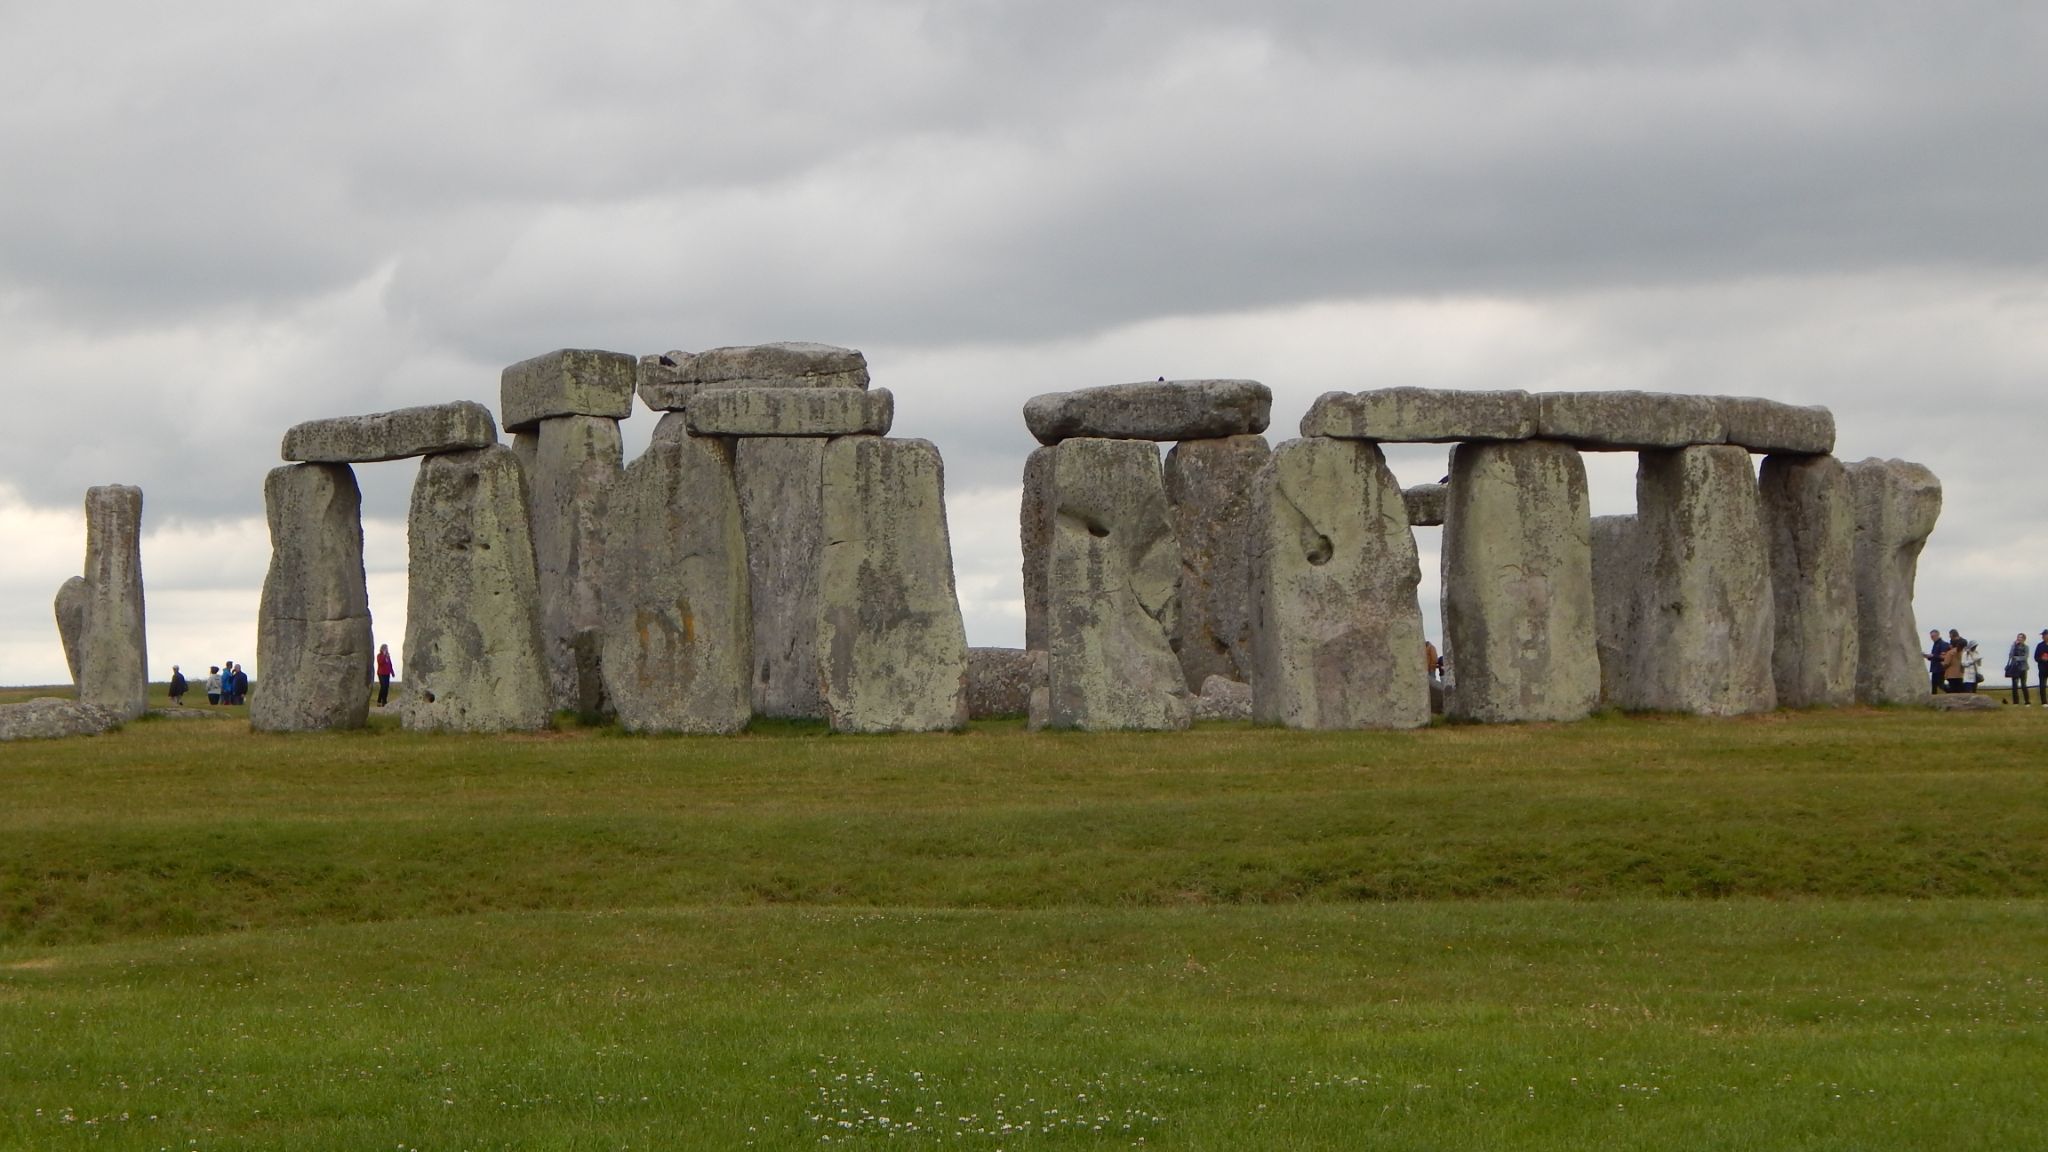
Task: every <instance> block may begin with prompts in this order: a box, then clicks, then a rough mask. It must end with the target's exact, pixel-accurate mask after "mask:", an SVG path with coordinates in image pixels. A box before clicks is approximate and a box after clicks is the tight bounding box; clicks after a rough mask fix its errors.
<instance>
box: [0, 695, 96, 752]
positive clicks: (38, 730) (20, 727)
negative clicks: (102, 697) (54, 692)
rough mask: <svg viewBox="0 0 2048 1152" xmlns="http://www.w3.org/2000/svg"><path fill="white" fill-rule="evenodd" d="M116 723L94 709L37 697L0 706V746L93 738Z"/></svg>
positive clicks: (54, 698)
mask: <svg viewBox="0 0 2048 1152" xmlns="http://www.w3.org/2000/svg"><path fill="white" fill-rule="evenodd" d="M120 723H121V717H119V716H116V715H115V714H114V713H113V712H112V711H110V710H108V709H105V708H101V707H99V706H97V705H93V704H80V703H79V702H77V701H75V700H59V699H58V698H56V697H55V696H38V697H36V698H35V699H33V700H23V701H21V702H19V703H15V704H0V743H5V742H7V741H10V740H62V739H65V738H66V737H70V736H97V735H99V734H100V733H102V732H105V731H108V730H109V729H112V728H113V727H114V726H116V725H118V724H120Z"/></svg>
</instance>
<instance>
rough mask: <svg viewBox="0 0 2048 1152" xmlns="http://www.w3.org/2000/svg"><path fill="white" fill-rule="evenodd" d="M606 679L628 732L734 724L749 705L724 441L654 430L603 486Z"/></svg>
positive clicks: (731, 727) (738, 536) (738, 546)
mask: <svg viewBox="0 0 2048 1152" xmlns="http://www.w3.org/2000/svg"><path fill="white" fill-rule="evenodd" d="M603 612H604V657H603V662H604V684H605V694H606V695H607V696H608V697H609V698H610V700H611V705H612V709H613V711H614V712H616V713H617V715H618V718H619V723H620V725H621V726H622V727H624V728H625V729H626V730H627V731H630V732H703V733H714V732H738V731H740V730H741V729H743V728H745V727H746V726H747V721H748V719H749V718H750V717H751V713H752V709H751V708H750V706H749V692H748V686H747V669H748V666H749V663H750V646H749V642H748V627H747V626H748V619H749V613H748V601H747V557H746V537H745V534H744V531H743V529H742V527H741V522H740V500H739V493H738V491H737V490H736V488H735V485H734V481H733V461H732V449H731V447H730V446H729V445H727V444H726V443H725V442H723V441H720V440H717V439H712V438H709V437H698V436H682V435H678V436H671V437H667V438H657V439H656V440H655V441H654V442H653V443H652V444H650V445H649V446H648V448H647V451H646V452H645V453H643V454H642V455H641V456H640V458H639V459H637V460H635V461H633V463H632V464H630V465H628V466H627V467H626V472H625V475H624V476H623V477H621V478H620V480H619V483H618V485H617V486H616V487H615V488H613V489H612V499H611V514H610V523H609V524H608V525H607V528H606V532H605V554H604V581H603Z"/></svg>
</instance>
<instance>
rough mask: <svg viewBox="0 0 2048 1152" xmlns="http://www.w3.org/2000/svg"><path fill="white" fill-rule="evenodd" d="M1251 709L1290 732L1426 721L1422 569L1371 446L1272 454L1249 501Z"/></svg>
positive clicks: (1284, 448) (1286, 448)
mask: <svg viewBox="0 0 2048 1152" xmlns="http://www.w3.org/2000/svg"><path fill="white" fill-rule="evenodd" d="M1252 524H1253V531H1254V532H1255V533H1256V536H1255V537H1254V543H1253V551H1252V709H1253V716H1254V718H1255V719H1257V720H1258V721H1259V722H1260V723H1262V724H1284V725H1286V726H1287V727H1290V728H1418V727H1421V726H1422V725H1425V724H1427V723H1429V687H1428V684H1427V677H1426V676H1425V675H1424V673H1423V667H1422V641H1423V635H1422V609H1421V606H1420V604H1419V603H1418V601H1417V599H1416V594H1415V593H1416V588H1417V587H1418V586H1419V585H1420V584H1421V583H1422V569H1421V566H1420V563H1419V561H1418V559H1417V555H1416V550H1415V537H1414V535H1413V533H1411V532H1410V531H1409V528H1408V512H1407V508H1406V506H1405V505H1404V504H1403V502H1402V499H1401V486H1400V484H1399V483H1398V482H1396V481H1395V479H1394V474H1393V473H1392V472H1390V471H1388V469H1387V463H1386V459H1385V457H1383V456H1382V455H1381V454H1380V449H1379V447H1378V445H1376V444H1373V443H1371V442H1369V441H1363V440H1333V439H1327V438H1323V437H1313V438H1310V439H1304V440H1289V441H1288V442H1286V443H1285V444H1282V445H1280V446H1279V447H1278V448H1275V449H1274V450H1273V458H1272V459H1271V460H1270V461H1268V462H1267V464H1266V466H1265V468H1263V469H1262V470H1261V471H1260V473H1259V478H1258V483H1257V486H1256V495H1255V496H1254V501H1253V505H1252Z"/></svg>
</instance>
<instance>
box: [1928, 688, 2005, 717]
mask: <svg viewBox="0 0 2048 1152" xmlns="http://www.w3.org/2000/svg"><path fill="white" fill-rule="evenodd" d="M1927 699H1928V706H1929V707H1931V708H1933V709H1934V710H1935V711H1937V712H1996V711H1997V710H1998V709H1999V708H2000V707H2001V705H2000V704H1999V700H1998V697H1996V696H1993V695H1991V694H1990V693H1988V692H1955V693H1950V694H1947V695H1942V696H1929V697H1928V698H1927Z"/></svg>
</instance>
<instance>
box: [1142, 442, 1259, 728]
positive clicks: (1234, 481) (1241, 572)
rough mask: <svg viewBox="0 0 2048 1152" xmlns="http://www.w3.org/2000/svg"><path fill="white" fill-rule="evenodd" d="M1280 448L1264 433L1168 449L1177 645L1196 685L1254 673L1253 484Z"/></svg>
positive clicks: (1174, 639) (1187, 673)
mask: <svg viewBox="0 0 2048 1152" xmlns="http://www.w3.org/2000/svg"><path fill="white" fill-rule="evenodd" d="M1272 454H1273V450H1272V448H1270V447H1269V446H1268V445H1267V444H1266V438H1265V437H1264V436H1230V437H1226V438H1224V439H1220V440H1183V441H1181V442H1180V443H1179V444H1176V445H1174V446H1173V448H1172V449H1171V450H1170V451H1168V452H1167V454H1166V502H1167V507H1168V508H1169V509H1170V510H1171V511H1172V513H1173V533H1174V538H1175V539H1176V540H1177V541H1178V542H1179V544H1180V625H1179V627H1177V628H1175V629H1174V632H1173V636H1172V637H1171V639H1172V642H1173V650H1174V653H1175V655H1177V656H1179V657H1180V667H1181V672H1182V673H1183V674H1184V675H1185V676H1186V678H1187V683H1188V687H1189V688H1190V689H1193V688H1195V687H1197V686H1199V685H1200V684H1202V683H1203V682H1204V681H1206V680H1207V679H1209V677H1211V676H1221V677H1222V678H1224V679H1225V680H1235V681H1240V682H1242V681H1245V680H1247V679H1249V678H1250V676H1251V659H1252V654H1251V648H1252V593H1251V543H1252V532H1251V505H1252V483H1253V481H1254V480H1256V479H1257V478H1258V475H1259V469H1260V468H1262V467H1264V466H1265V463H1266V460H1267V459H1268V458H1269V457H1270V456H1272Z"/></svg>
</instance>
